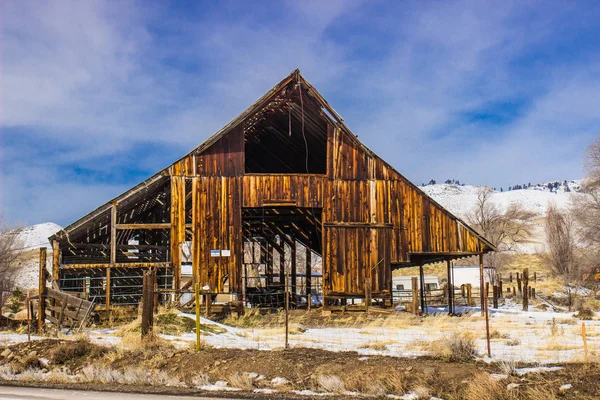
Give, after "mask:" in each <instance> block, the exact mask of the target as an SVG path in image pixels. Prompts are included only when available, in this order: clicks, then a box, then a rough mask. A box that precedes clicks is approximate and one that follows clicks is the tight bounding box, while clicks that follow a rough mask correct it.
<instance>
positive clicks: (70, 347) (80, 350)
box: [50, 338, 97, 364]
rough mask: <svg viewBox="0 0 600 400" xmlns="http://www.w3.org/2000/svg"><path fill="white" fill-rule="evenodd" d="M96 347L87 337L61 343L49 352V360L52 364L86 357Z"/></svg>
mask: <svg viewBox="0 0 600 400" xmlns="http://www.w3.org/2000/svg"><path fill="white" fill-rule="evenodd" d="M96 350H97V348H96V346H95V345H93V344H92V343H91V342H90V341H89V340H88V339H87V338H80V339H78V340H75V341H69V342H65V343H61V344H59V345H58V346H56V347H55V348H54V349H53V350H52V352H51V353H50V362H52V363H53V364H65V363H67V362H68V361H71V360H73V359H76V358H80V357H86V356H88V355H90V354H91V353H92V352H94V351H96Z"/></svg>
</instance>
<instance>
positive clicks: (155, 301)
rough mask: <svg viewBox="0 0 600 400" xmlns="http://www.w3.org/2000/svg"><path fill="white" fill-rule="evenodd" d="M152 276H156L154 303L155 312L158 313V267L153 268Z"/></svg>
mask: <svg viewBox="0 0 600 400" xmlns="http://www.w3.org/2000/svg"><path fill="white" fill-rule="evenodd" d="M152 276H153V278H154V282H153V289H154V296H153V298H152V301H153V305H154V314H158V268H157V267H154V268H153V272H152Z"/></svg>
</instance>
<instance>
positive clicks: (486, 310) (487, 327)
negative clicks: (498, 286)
mask: <svg viewBox="0 0 600 400" xmlns="http://www.w3.org/2000/svg"><path fill="white" fill-rule="evenodd" d="M488 286H489V285H485V293H484V302H483V305H482V308H485V334H486V338H487V352H488V357H491V356H492V350H491V348H490V317H489V312H488Z"/></svg>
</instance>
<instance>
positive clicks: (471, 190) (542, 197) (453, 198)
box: [421, 181, 581, 253]
mask: <svg viewBox="0 0 600 400" xmlns="http://www.w3.org/2000/svg"><path fill="white" fill-rule="evenodd" d="M580 183H581V181H553V182H548V183H545V184H538V185H531V186H527V187H525V188H523V189H517V190H510V191H508V190H505V191H498V190H494V191H493V192H492V196H491V200H492V202H493V203H494V204H496V205H497V206H498V207H499V208H500V209H501V210H502V209H506V208H507V207H508V206H509V205H510V204H513V203H515V204H519V205H520V206H522V207H523V208H525V209H527V210H529V211H532V212H535V213H536V214H537V215H538V218H537V220H536V224H535V229H534V235H533V238H532V243H530V244H528V245H525V246H522V247H521V250H522V251H524V252H527V253H534V252H538V251H544V243H545V236H544V232H543V230H544V229H543V225H544V217H545V216H546V211H547V209H548V206H549V205H550V204H554V205H556V206H557V207H558V208H561V209H563V210H566V209H567V208H569V207H570V205H571V202H572V200H573V197H574V196H575V195H576V193H577V192H578V191H579V189H580ZM519 186H521V185H519ZM523 186H525V185H523ZM421 189H422V190H423V191H424V192H425V193H427V194H428V195H429V196H431V197H432V198H433V199H434V200H435V201H437V202H438V203H439V204H440V205H442V206H443V207H444V208H446V209H447V210H448V211H450V212H451V213H453V214H455V215H457V216H458V217H460V218H463V219H464V220H467V215H468V214H469V212H471V211H472V210H473V207H474V206H475V204H476V202H477V194H478V191H479V190H480V189H481V186H471V185H456V184H429V185H425V186H421ZM511 189H512V188H511Z"/></svg>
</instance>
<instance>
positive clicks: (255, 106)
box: [49, 68, 496, 250]
mask: <svg viewBox="0 0 600 400" xmlns="http://www.w3.org/2000/svg"><path fill="white" fill-rule="evenodd" d="M292 82H297V83H302V84H304V85H305V87H306V88H307V90H308V91H309V93H310V94H312V95H313V96H314V98H315V99H316V100H317V102H318V103H319V104H320V105H321V106H322V107H323V108H324V109H325V110H326V111H327V113H328V114H329V115H327V116H326V118H329V119H332V120H333V122H334V124H335V125H336V126H337V127H338V128H340V130H341V131H342V132H344V134H346V135H347V136H348V137H349V138H350V139H351V140H352V141H353V142H354V143H355V144H356V145H358V146H360V148H361V149H362V150H363V151H365V152H366V153H368V154H369V155H371V156H374V157H377V158H379V159H380V160H381V161H382V162H383V163H384V164H385V165H386V167H388V168H390V169H391V170H392V171H394V172H395V173H396V174H398V176H399V177H400V178H401V179H402V180H403V181H404V182H405V183H406V184H408V185H410V186H411V187H412V188H413V189H415V190H416V191H417V193H418V194H419V195H421V196H424V197H425V198H427V199H428V200H429V201H430V202H432V203H433V204H434V205H435V206H436V207H438V208H440V209H441V210H443V211H444V212H445V213H447V214H448V215H449V216H450V217H452V218H453V219H455V220H456V221H457V222H458V223H459V224H461V225H462V226H464V227H465V228H466V229H467V230H469V231H471V232H472V233H473V234H475V235H476V236H477V237H478V238H479V239H480V240H481V241H482V242H483V243H484V244H485V245H486V246H487V247H489V248H490V249H491V250H496V247H495V246H494V245H493V244H492V243H491V242H489V241H488V240H487V239H486V238H484V237H483V236H482V235H481V234H479V233H478V232H477V231H475V230H474V229H473V228H471V227H470V226H469V225H468V224H467V223H465V222H464V221H463V220H462V219H461V218H459V217H458V216H456V215H454V214H453V213H451V212H450V211H448V210H447V209H446V208H445V207H443V206H442V205H441V204H439V203H438V202H437V201H435V200H434V199H433V198H431V197H430V196H429V195H427V194H426V193H425V192H424V191H423V190H422V189H420V188H419V187H418V186H417V185H415V184H414V183H413V182H411V181H410V180H409V179H407V178H406V177H405V176H404V175H402V174H401V173H400V172H399V171H398V170H396V169H395V168H394V167H393V166H392V165H390V164H389V163H388V162H387V161H386V160H384V159H383V158H382V157H380V156H378V155H377V154H376V153H375V152H374V151H372V150H371V149H369V148H368V147H367V146H366V145H365V144H364V143H362V142H361V141H360V140H359V139H358V136H357V135H355V134H354V133H353V132H352V130H351V129H350V128H349V127H348V126H347V125H346V124H345V123H344V119H343V118H342V116H341V115H340V114H338V113H337V112H336V111H335V110H334V109H333V107H332V106H331V105H329V103H328V102H327V100H326V99H325V98H324V97H323V96H322V95H321V94H320V93H319V91H318V90H317V89H316V88H315V87H314V86H313V85H312V84H311V83H309V82H308V81H307V80H306V78H304V76H302V74H301V72H300V69H298V68H296V69H294V70H293V71H292V72H291V73H290V74H288V75H287V76H286V77H285V78H283V79H282V80H281V81H280V82H278V83H277V84H276V85H275V86H273V87H272V88H271V89H270V90H268V91H267V92H266V93H265V94H264V95H263V96H261V97H260V98H259V99H258V100H256V101H255V102H254V103H252V104H251V105H250V106H249V107H248V108H246V109H245V110H244V111H242V112H241V113H240V114H238V115H237V116H236V117H235V118H233V119H232V120H231V121H230V122H229V123H227V124H226V125H224V126H223V127H222V128H221V129H219V130H218V131H217V132H215V133H214V134H212V135H211V136H209V137H208V138H207V139H206V140H204V141H203V142H202V143H201V144H199V145H198V146H196V147H195V148H194V149H192V150H191V151H190V152H188V153H186V154H185V155H184V156H183V157H181V158H179V159H177V160H176V161H174V162H173V163H171V164H169V165H168V166H167V167H165V168H162V169H160V170H159V171H158V172H156V173H155V174H153V175H151V176H150V177H149V178H147V179H146V180H144V181H142V182H141V183H139V184H137V185H135V186H134V187H132V188H131V189H129V190H127V191H126V192H124V193H121V194H120V195H118V196H116V197H115V198H113V199H111V200H109V201H108V202H106V203H105V204H103V205H101V206H100V207H98V208H96V209H95V210H94V211H92V212H90V213H88V214H86V215H85V216H83V217H81V218H79V219H78V220H77V221H75V222H73V223H71V224H69V225H68V226H66V227H65V228H63V229H61V230H60V231H58V232H57V233H55V234H54V235H52V236H51V237H50V238H49V240H55V239H57V238H58V237H59V235H61V234H62V233H65V234H67V235H68V233H69V232H72V231H73V230H75V229H77V228H79V227H81V226H82V225H84V224H85V223H87V222H89V221H90V220H91V219H93V218H95V217H97V216H99V215H100V214H102V213H104V212H106V211H107V210H108V209H109V208H110V207H111V206H112V205H113V204H118V203H119V202H122V201H123V200H125V199H127V198H128V197H130V196H132V195H134V194H136V193H138V192H140V191H141V190H145V189H147V188H148V187H149V186H151V185H152V184H153V183H155V182H156V181H158V180H160V179H161V178H163V177H164V176H165V175H168V170H169V168H170V167H171V166H173V165H175V164H177V163H178V162H180V161H182V160H184V159H185V158H186V157H188V156H190V155H192V154H198V153H201V152H203V151H205V150H207V149H208V148H210V147H211V146H212V145H213V144H215V143H216V142H217V141H219V140H220V139H221V138H223V137H225V136H226V135H227V134H228V133H230V132H231V130H232V129H234V128H235V127H237V126H238V125H239V124H241V123H242V122H243V121H245V120H246V119H247V118H248V117H250V116H252V115H254V114H256V113H257V112H258V111H260V110H261V109H262V108H263V107H264V106H265V105H267V104H268V103H269V101H270V100H271V99H272V98H273V97H274V96H275V95H277V94H278V93H279V92H280V91H281V90H283V89H284V88H285V87H286V86H287V85H289V84H290V83H292Z"/></svg>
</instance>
